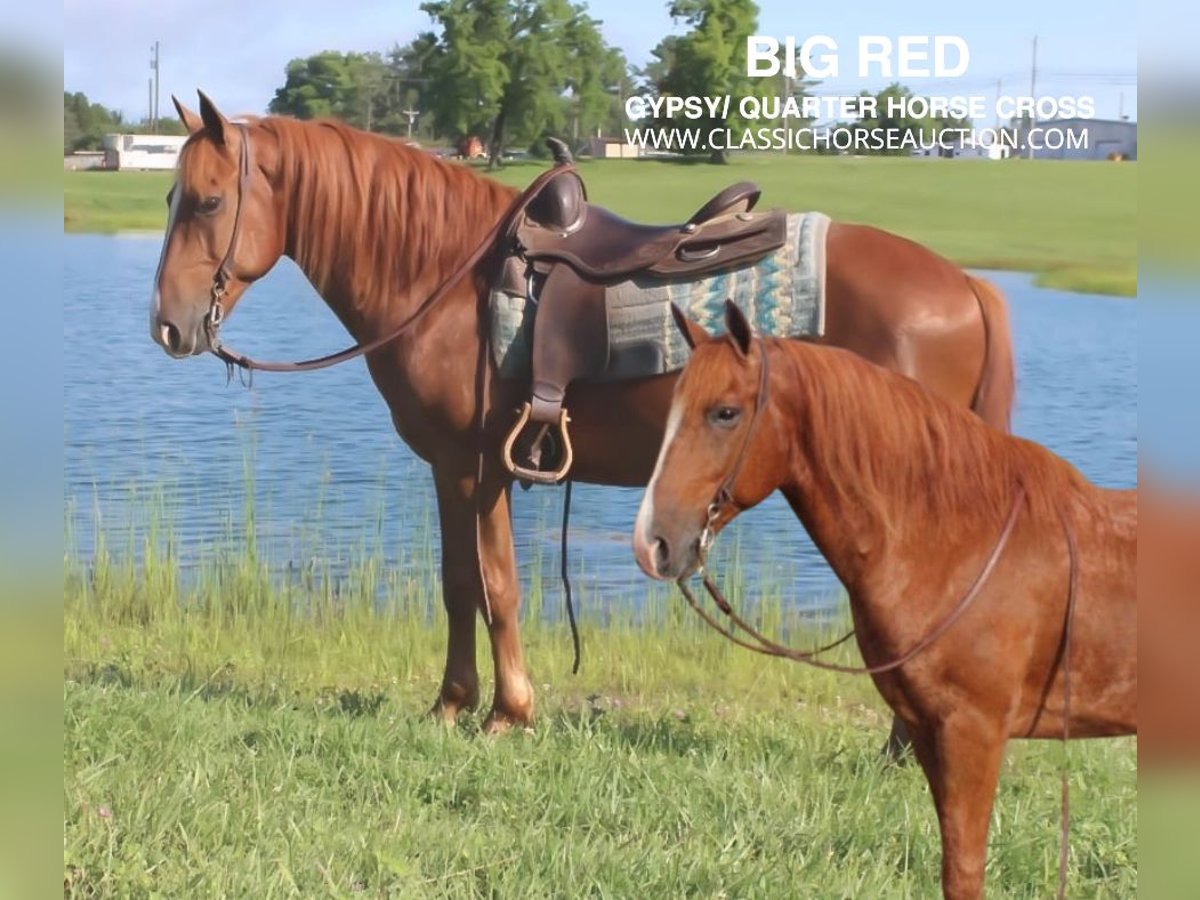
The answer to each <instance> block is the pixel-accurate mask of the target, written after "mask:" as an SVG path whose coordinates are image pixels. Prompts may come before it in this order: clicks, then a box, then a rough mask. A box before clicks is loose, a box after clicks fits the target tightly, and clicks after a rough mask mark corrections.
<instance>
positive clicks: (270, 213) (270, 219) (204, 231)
mask: <svg viewBox="0 0 1200 900" xmlns="http://www.w3.org/2000/svg"><path fill="white" fill-rule="evenodd" d="M171 99H172V100H173V101H174V103H175V108H176V110H178V112H179V118H180V119H181V120H182V121H183V123H184V125H185V126H186V128H187V130H188V134H189V137H188V140H187V143H185V144H184V146H183V149H182V150H181V151H180V154H179V164H178V166H177V168H176V175H175V183H174V185H173V186H172V187H171V190H170V191H169V192H168V194H167V205H168V208H169V213H168V218H167V230H166V235H165V236H164V238H163V246H162V253H161V255H160V257H159V262H158V270H157V271H156V273H155V275H154V289H153V295H152V299H151V304H150V335H151V337H152V338H153V339H154V340H155V341H156V342H157V343H158V344H159V345H160V346H162V348H163V349H164V350H165V351H166V352H167V353H169V354H170V355H171V356H175V357H184V356H193V355H195V354H198V353H203V352H204V351H206V350H211V349H213V347H214V344H215V341H216V333H217V328H218V327H219V326H220V323H221V320H222V318H223V317H224V316H225V315H226V314H228V313H229V312H230V311H231V310H232V309H233V307H234V306H235V305H236V304H237V302H238V300H239V299H240V297H241V295H242V294H243V293H244V292H245V290H246V288H247V287H249V286H250V284H252V283H253V282H254V281H255V280H257V279H258V278H261V277H262V276H263V275H265V274H266V273H267V272H268V271H269V270H270V269H271V267H272V266H273V265H274V264H275V262H276V261H277V260H278V259H279V257H280V256H281V255H282V254H283V240H284V228H283V227H282V211H281V210H280V209H279V206H278V204H277V202H276V200H275V194H274V192H273V189H272V182H271V172H272V170H273V167H274V166H275V157H276V156H277V155H278V154H277V153H275V152H274V148H273V147H272V146H271V142H270V141H266V140H260V141H257V142H255V140H254V138H252V133H253V132H254V131H256V130H257V129H255V128H254V127H253V126H251V125H247V124H243V123H238V122H231V121H230V120H228V119H226V118H225V116H223V115H222V114H221V113H220V111H219V110H218V109H217V108H216V106H215V105H214V104H213V102H212V101H211V100H209V99H208V97H206V96H205V95H204V94H203V93H201V94H200V113H199V115H197V114H196V113H194V112H192V111H191V110H190V109H188V108H187V107H185V106H184V105H183V104H182V103H180V102H179V100H177V99H176V98H174V97H172V98H171Z"/></svg>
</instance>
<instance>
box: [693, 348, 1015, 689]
mask: <svg viewBox="0 0 1200 900" xmlns="http://www.w3.org/2000/svg"><path fill="white" fill-rule="evenodd" d="M752 346H753V347H754V348H755V349H756V350H757V351H758V354H757V355H758V357H759V359H760V364H759V377H758V393H757V395H756V396H755V400H754V413H753V414H752V415H751V417H750V424H749V427H748V428H747V429H746V434H745V437H744V438H743V439H742V445H741V448H740V449H739V451H738V455H737V456H736V457H735V459H734V462H733V465H732V466H731V467H730V470H729V473H728V474H727V475H726V476H725V478H724V480H723V481H722V482H721V484H720V486H719V487H718V488H717V491H716V493H715V494H714V495H713V499H712V501H711V502H710V503H709V504H708V508H707V519H706V521H705V523H704V528H703V529H702V530H701V531H700V536H699V537H698V538H697V547H696V552H697V556H698V558H699V567H698V569H696V570H695V571H696V572H697V573H699V574H700V576H701V578H702V583H703V584H704V589H705V590H706V591H707V592H708V595H709V596H710V597H711V598H712V600H713V602H714V603H715V604H716V605H717V608H718V609H720V610H721V612H722V613H723V614H724V615H725V616H726V617H728V619H729V621H730V622H731V623H732V624H733V626H734V629H735V630H740V631H741V632H743V633H744V634H745V635H747V637H748V639H745V638H741V637H739V636H738V635H737V634H736V633H735V630H730V629H726V628H722V627H721V625H720V624H719V623H718V622H717V621H716V620H715V619H713V618H712V616H711V615H710V614H709V613H708V612H707V611H706V610H705V609H704V608H703V607H702V606H701V605H700V604H699V602H698V601H697V600H696V597H695V595H694V594H693V593H692V591H691V589H690V588H689V587H688V585H687V579H688V578H689V577H690V576H691V575H692V574H694V573H690V572H689V573H687V574H685V575H683V576H681V577H680V578H679V579H678V581H677V584H678V585H679V589H680V591H681V592H682V593H683V596H684V599H686V600H687V602H688V605H690V606H691V607H692V609H694V610H695V611H696V612H697V613H699V614H700V616H701V617H702V618H703V619H704V621H705V622H707V623H708V624H709V625H711V626H712V627H713V628H715V629H717V630H718V631H720V632H721V634H723V635H724V636H725V637H726V638H728V639H729V640H731V641H733V643H735V644H737V645H738V646H740V647H745V648H746V649H748V650H753V651H755V652H756V653H762V654H765V655H767V656H780V657H784V658H786V659H792V660H795V661H797V662H803V663H806V664H808V665H811V666H816V667H817V668H820V669H829V670H831V671H835V672H846V673H852V674H860V675H878V674H881V673H883V672H890V671H892V670H893V669H898V668H899V667H900V666H902V665H904V664H905V663H906V662H909V661H910V660H912V659H913V658H914V657H915V656H917V654H919V653H920V652H921V651H923V650H925V649H926V648H927V647H929V646H930V645H931V644H932V643H933V642H934V641H936V640H937V639H938V638H939V637H941V636H942V635H943V634H945V633H946V632H947V631H948V630H949V629H950V627H951V626H952V625H953V624H954V623H955V622H956V621H958V619H959V617H961V616H962V614H963V613H965V612H966V611H967V609H968V608H969V607H970V606H971V604H972V603H974V602H975V599H976V598H977V597H978V596H979V594H980V592H981V591H982V589H983V586H984V584H985V583H986V582H987V580H988V578H989V577H990V576H991V574H992V572H993V571H994V570H995V568H996V565H997V563H998V562H999V560H1000V555H1001V553H1003V551H1004V548H1005V546H1006V545H1007V544H1008V539H1009V537H1011V536H1012V532H1013V529H1014V528H1015V527H1016V523H1017V519H1018V517H1019V514H1020V510H1021V503H1022V501H1023V500H1024V498H1025V488H1024V486H1022V485H1020V484H1018V485H1017V490H1016V494H1015V496H1014V497H1013V503H1012V508H1011V509H1010V510H1009V513H1008V518H1007V519H1006V520H1005V522H1004V527H1003V529H1002V530H1001V532H1000V536H999V537H998V538H997V540H996V544H995V546H994V547H993V548H992V552H991V553H990V554H988V557H987V559H986V561H985V562H984V564H983V568H982V569H980V571H979V573H978V574H977V575H976V576H975V579H974V581H972V582H971V585H970V587H968V589H967V591H966V593H965V594H963V596H962V597H961V598H960V599H959V601H958V602H957V603H956V604H955V605H954V608H953V609H951V611H950V612H949V614H947V615H946V616H945V618H943V619H942V620H941V621H940V622H939V623H938V624H937V626H936V627H934V628H933V629H932V630H931V631H930V632H929V633H928V634H927V635H925V637H923V638H922V639H921V640H920V641H918V642H917V643H916V644H915V645H914V646H913V647H912V648H910V649H909V650H907V651H906V652H905V653H904V654H903V655H901V656H900V657H898V658H896V659H892V660H889V661H888V662H885V663H880V664H879V665H874V666H843V665H838V664H835V663H828V662H824V661H822V660H818V659H815V658H814V657H816V656H818V655H819V654H821V653H823V652H825V651H826V650H830V649H832V648H834V647H836V646H838V645H840V644H843V643H845V642H846V641H848V640H849V639H850V638H851V637H853V636H854V631H850V632H849V633H848V634H846V635H844V636H842V637H841V638H839V639H838V640H837V641H835V642H833V643H832V644H828V645H826V646H824V647H820V648H818V649H816V650H795V649H793V648H791V647H785V646H783V645H782V644H778V643H776V642H775V641H772V640H771V639H770V638H768V637H766V636H765V635H764V634H762V632H761V631H759V630H758V629H756V628H754V626H752V625H750V624H749V623H748V622H747V621H746V620H745V619H744V618H742V617H741V616H740V615H739V614H738V613H737V611H736V610H735V609H734V608H733V605H732V604H731V603H730V602H729V601H728V600H727V599H726V598H725V595H724V594H723V593H722V591H721V589H720V587H719V586H718V585H717V583H716V581H715V580H714V579H713V578H712V576H711V575H710V574H709V573H708V572H707V571H706V569H707V565H708V551H709V550H710V549H711V548H712V543H713V539H714V537H715V527H716V524H717V520H718V519H720V517H721V516H722V515H723V514H724V513H725V511H726V510H728V509H730V508H732V507H733V506H734V505H735V503H734V499H733V488H734V484H735V482H736V481H737V479H738V476H739V475H740V474H741V472H742V469H743V468H744V467H745V464H746V459H747V457H748V456H749V452H750V445H751V444H752V443H753V440H754V434H755V431H756V430H757V427H758V424H759V421H760V420H761V418H762V415H763V411H764V410H765V409H766V407H767V404H768V400H769V396H768V392H769V390H770V368H769V363H768V358H769V356H768V353H767V346H766V343H765V342H764V341H763V339H762V338H761V337H755V338H754V343H753V345H752Z"/></svg>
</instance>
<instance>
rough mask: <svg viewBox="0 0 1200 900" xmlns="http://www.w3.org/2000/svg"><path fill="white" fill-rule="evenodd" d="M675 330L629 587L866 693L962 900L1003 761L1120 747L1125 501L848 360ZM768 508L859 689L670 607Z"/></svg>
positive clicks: (977, 871) (978, 864) (784, 343)
mask: <svg viewBox="0 0 1200 900" xmlns="http://www.w3.org/2000/svg"><path fill="white" fill-rule="evenodd" d="M677 319H678V320H679V322H680V327H681V328H682V329H684V330H685V331H686V333H687V335H688V342H689V344H691V345H692V347H693V348H694V349H693V352H692V356H691V359H690V361H689V362H688V364H687V367H686V368H685V369H684V370H683V374H682V375H681V377H680V378H679V380H678V383H677V385H676V387H675V396H674V399H673V401H672V404H671V411H670V414H669V417H668V419H667V433H666V437H665V439H664V441H663V445H662V449H661V451H660V453H659V458H658V463H657V465H656V468H655V470H654V475H653V477H652V478H651V480H650V483H649V485H648V486H647V487H646V493H645V497H644V499H643V501H642V506H641V510H640V512H639V514H638V519H637V524H636V526H635V530H634V538H633V545H634V552H635V555H636V557H637V560H638V563H639V565H640V566H641V567H642V569H643V570H644V571H645V572H646V573H647V574H648V575H650V576H652V577H654V578H660V579H672V580H678V581H679V582H680V586H681V588H682V589H683V590H684V592H685V596H686V597H687V598H688V600H689V602H691V603H692V605H693V606H694V607H695V608H696V609H697V611H699V612H700V613H701V615H703V616H704V617H705V618H706V619H708V620H709V621H710V624H712V625H714V627H716V628H717V629H719V630H720V631H721V633H722V634H725V635H726V636H727V637H731V638H733V639H734V640H735V641H736V642H738V643H741V644H743V645H744V646H747V647H749V648H750V649H754V650H757V651H759V652H762V653H765V654H767V655H771V656H779V657H784V658H790V659H794V660H797V661H800V662H809V663H811V664H814V665H818V666H821V667H823V668H830V669H833V670H835V671H843V672H858V673H862V674H869V675H871V677H872V678H873V679H874V681H875V685H876V687H877V688H878V689H879V692H880V693H881V694H882V695H883V698H884V699H885V700H886V701H887V703H888V705H889V706H890V707H891V708H892V710H893V711H894V712H895V713H896V714H897V715H898V716H899V717H900V718H901V719H902V720H903V721H904V722H905V723H907V725H908V728H909V733H910V735H911V740H912V744H913V749H914V750H915V751H916V755H917V759H918V760H919V761H920V763H921V766H922V768H923V769H924V772H925V775H926V777H927V778H928V780H929V785H930V788H931V790H932V793H933V802H934V805H935V806H936V808H937V815H938V823H939V825H940V828H941V836H942V849H943V858H942V888H943V892H944V893H945V896H946V897H948V898H956V900H957V898H975V897H978V896H980V895H981V894H982V892H983V875H984V859H985V853H986V849H987V832H988V822H989V819H990V817H991V811H992V802H993V798H994V796H995V792H996V785H997V781H998V778H999V775H1000V765H1001V761H1002V759H1003V755H1004V747H1005V744H1006V743H1007V741H1008V739H1009V738H1014V737H1022V738H1060V739H1064V740H1065V739H1068V738H1084V737H1105V736H1113V735H1125V734H1136V733H1137V602H1136V600H1137V518H1138V517H1137V491H1136V489H1134V490H1105V489H1102V488H1098V487H1096V486H1095V485H1093V484H1091V483H1089V482H1088V481H1087V479H1085V478H1084V477H1083V476H1082V475H1081V474H1080V473H1079V472H1078V471H1077V470H1076V469H1075V468H1074V467H1073V466H1071V465H1070V464H1069V463H1067V462H1065V461H1063V460H1062V459H1060V458H1059V457H1057V456H1055V455H1054V454H1053V453H1051V452H1050V451H1049V450H1046V449H1045V448H1044V447H1041V446H1040V445H1038V444H1035V443H1033V442H1032V441H1027V440H1023V439H1020V438H1016V437H1012V436H1010V435H1007V434H1003V433H1001V432H1000V431H998V430H996V429H994V428H990V427H988V426H987V425H986V424H984V423H983V422H980V421H979V419H978V418H976V417H975V416H972V415H969V414H968V413H966V412H965V411H964V410H963V409H962V408H960V407H955V406H953V405H951V404H949V403H946V402H945V401H943V400H940V399H939V398H937V397H935V396H933V395H932V394H930V393H929V392H927V391H925V390H923V389H922V387H921V385H919V384H918V383H917V382H915V381H913V380H911V379H909V378H905V377H903V376H902V375H899V374H897V373H895V372H889V371H887V370H885V369H882V368H880V367H878V366H873V365H871V364H870V363H868V362H866V361H865V360H863V359H862V358H860V357H858V356H856V355H854V354H851V353H847V352H845V351H843V350H839V349H837V348H833V347H821V346H816V345H813V344H810V343H806V342H803V341H790V340H778V339H763V338H759V337H756V336H755V335H754V334H753V332H752V330H751V327H750V325H749V324H748V323H747V321H746V319H745V318H744V317H743V315H742V313H741V311H740V310H739V309H738V308H737V307H736V306H735V305H733V304H729V305H728V309H727V321H726V328H727V334H726V335H724V336H722V337H719V338H710V337H709V335H708V334H707V333H706V332H705V331H704V330H703V329H702V328H700V327H699V326H698V325H696V324H695V323H692V322H690V321H688V320H687V319H685V318H684V317H683V316H682V315H679V316H677ZM776 490H778V491H781V492H782V493H783V496H784V497H785V498H786V499H787V501H788V503H789V504H790V505H791V507H792V509H793V510H794V511H795V513H796V516H797V517H798V518H799V519H800V521H801V522H803V523H804V527H805V529H806V530H807V531H808V533H809V535H810V536H811V537H812V539H813V541H814V543H816V545H817V547H819V548H820V550H821V553H822V554H823V555H824V556H825V559H826V560H827V561H828V562H829V564H830V566H832V567H833V570H834V571H835V572H836V573H837V575H838V578H840V579H841V581H842V584H844V585H845V586H846V589H847V591H848V592H849V596H850V610H851V614H852V616H853V621H854V632H853V634H854V636H855V637H856V638H857V641H858V646H859V649H860V650H861V652H862V657H863V661H864V662H865V664H866V665H865V666H864V667H861V668H857V669H856V668H853V667H850V666H845V665H839V664H835V663H829V662H823V661H822V660H821V659H820V656H819V653H820V651H815V652H811V651H810V652H804V651H797V650H794V649H791V648H789V647H785V646H782V645H780V644H777V643H775V642H774V641H773V640H772V639H771V638H768V637H766V636H765V635H763V634H762V633H761V632H760V631H758V630H757V628H756V627H755V625H754V624H753V623H751V622H749V621H747V620H746V619H745V618H743V617H742V615H740V614H739V612H738V611H737V610H736V609H734V608H733V607H732V606H731V605H730V604H729V603H728V601H726V600H725V599H724V597H723V596H722V595H721V593H720V590H719V588H718V587H717V586H716V584H715V581H714V580H713V579H712V577H711V576H708V575H706V576H705V580H704V581H705V585H706V587H708V589H709V592H710V593H711V595H712V597H713V599H714V600H715V601H716V604H717V606H718V608H719V610H720V613H718V614H717V615H714V614H711V613H709V612H707V611H706V610H705V609H704V607H702V606H701V605H700V603H699V602H698V601H697V600H696V599H695V597H694V596H693V595H692V594H691V591H690V589H688V587H687V584H686V579H687V578H688V577H689V576H690V575H692V574H693V573H696V572H697V571H702V570H703V568H704V564H705V558H706V555H707V553H708V549H709V546H710V545H711V543H712V541H713V539H714V537H715V536H716V534H717V533H718V532H719V531H720V530H721V528H722V527H724V526H725V525H726V524H727V523H728V522H729V521H730V520H731V519H733V518H734V517H735V516H736V515H738V513H740V512H742V511H744V510H747V509H749V508H751V507H753V506H755V505H757V504H758V503H760V502H761V501H762V500H764V499H765V498H766V497H767V496H769V495H770V494H772V493H774V492H775V491H776ZM720 614H724V616H725V617H727V620H728V621H729V622H730V623H732V626H733V627H732V628H731V629H727V628H726V627H724V626H722V624H721V623H719V622H718V621H717V616H719V615H720ZM831 646H832V645H831ZM826 649H827V648H826ZM1063 786H1064V787H1063V789H1064V795H1063V801H1064V802H1063V817H1064V819H1063V829H1064V830H1063V852H1062V855H1061V857H1060V882H1059V896H1060V897H1061V896H1062V895H1063V892H1064V890H1065V883H1066V881H1065V879H1066V815H1067V796H1066V781H1065V775H1064V782H1063Z"/></svg>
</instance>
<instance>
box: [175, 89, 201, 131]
mask: <svg viewBox="0 0 1200 900" xmlns="http://www.w3.org/2000/svg"><path fill="white" fill-rule="evenodd" d="M171 102H172V103H174V104H175V112H177V113H179V121H180V122H182V123H183V127H184V128H186V129H187V133H188V134H195V133H196V132H197V131H199V130H200V129H201V128H203V127H204V123H203V122H202V121H200V117H199V116H198V115H196V114H195V113H194V112H192V111H191V110H190V109H188V108H187V107H186V106H184V105H183V104H182V103H180V102H179V98H178V97H176V96H175V95H174V94H172V95H171Z"/></svg>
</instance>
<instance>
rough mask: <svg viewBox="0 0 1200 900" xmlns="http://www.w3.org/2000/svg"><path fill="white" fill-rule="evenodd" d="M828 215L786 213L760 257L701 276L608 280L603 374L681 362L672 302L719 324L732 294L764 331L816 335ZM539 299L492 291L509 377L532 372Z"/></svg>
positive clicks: (670, 367)
mask: <svg viewBox="0 0 1200 900" xmlns="http://www.w3.org/2000/svg"><path fill="white" fill-rule="evenodd" d="M829 221H830V220H829V217H828V216H826V215H824V214H823V213H819V212H808V213H796V214H791V215H789V216H788V217H787V240H786V241H785V242H784V244H783V246H782V247H780V248H779V249H778V250H776V251H775V252H773V253H771V254H769V255H767V256H765V257H763V258H762V259H759V260H758V261H757V262H753V263H749V264H744V265H737V266H731V267H730V268H728V269H721V270H717V271H715V272H711V273H707V274H705V275H703V276H701V277H688V278H660V277H654V276H647V275H635V276H633V277H631V278H629V279H628V280H625V281H619V282H617V283H615V284H611V285H608V286H607V287H606V288H605V307H606V309H607V317H608V335H609V355H608V365H607V367H606V368H605V371H604V373H603V375H602V376H601V377H600V380H602V381H618V380H621V379H626V378H644V377H648V376H651V375H661V374H663V373H665V372H674V371H677V370H679V369H682V368H683V366H684V365H685V364H686V362H687V357H688V348H687V344H686V343H685V342H684V340H683V336H682V335H680V334H679V332H678V329H676V327H675V323H674V321H673V320H672V318H671V308H670V307H671V304H672V303H675V304H676V305H677V306H679V307H680V308H681V309H683V310H685V311H686V312H687V313H688V315H689V316H691V317H692V318H693V319H695V320H696V321H698V322H700V324H702V325H703V326H704V327H705V328H707V329H708V330H710V331H719V330H720V328H721V323H722V322H723V320H724V314H723V306H724V303H725V301H726V300H727V299H732V300H733V301H734V302H735V303H737V304H738V306H740V307H741V308H742V310H743V312H745V313H746V316H747V318H748V319H749V320H750V322H751V323H752V324H753V325H754V327H755V328H756V329H757V330H758V331H759V333H760V334H765V335H771V336H775V337H814V336H815V337H819V336H821V335H823V334H824V332H825V238H826V234H827V233H828V230H829ZM536 318H537V305H536V304H532V303H529V301H528V300H527V299H526V297H525V296H524V294H521V293H513V292H511V291H509V290H505V289H503V288H495V289H493V291H492V294H491V319H492V321H491V343H492V352H493V354H494V356H495V359H496V365H497V367H498V369H499V372H500V375H501V376H502V377H504V378H512V379H528V378H529V377H530V374H531V373H530V367H531V354H532V346H533V332H534V322H535V321H536Z"/></svg>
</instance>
